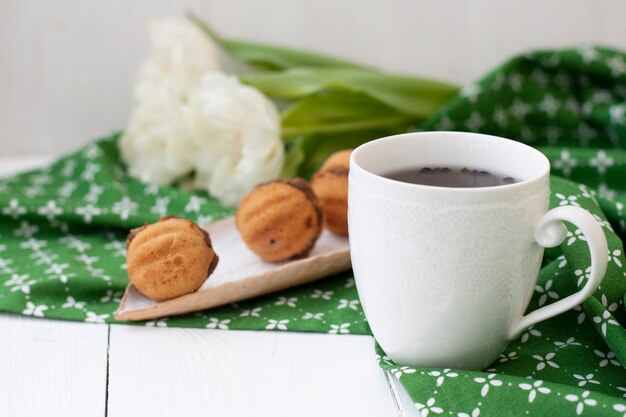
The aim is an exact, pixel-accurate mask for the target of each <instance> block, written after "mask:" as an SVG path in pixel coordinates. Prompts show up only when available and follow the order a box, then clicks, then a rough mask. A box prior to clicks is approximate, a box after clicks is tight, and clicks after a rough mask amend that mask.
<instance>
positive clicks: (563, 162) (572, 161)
mask: <svg viewBox="0 0 626 417" xmlns="http://www.w3.org/2000/svg"><path fill="white" fill-rule="evenodd" d="M552 166H554V168H556V169H559V170H561V171H562V172H563V175H565V176H566V177H570V176H571V175H572V169H573V168H575V167H577V166H578V159H576V158H572V157H571V156H570V153H569V151H568V150H564V151H561V158H560V159H557V160H556V161H554V162H553V163H552ZM557 197H558V195H557ZM566 204H567V203H566Z"/></svg>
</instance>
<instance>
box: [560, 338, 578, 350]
mask: <svg viewBox="0 0 626 417" xmlns="http://www.w3.org/2000/svg"><path fill="white" fill-rule="evenodd" d="M554 345H555V346H556V348H557V349H563V348H566V347H568V346H581V344H580V343H578V342H577V341H576V339H574V338H573V337H570V338H568V339H567V340H566V341H565V342H560V341H558V340H557V341H556V342H554Z"/></svg>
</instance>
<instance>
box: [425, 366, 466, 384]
mask: <svg viewBox="0 0 626 417" xmlns="http://www.w3.org/2000/svg"><path fill="white" fill-rule="evenodd" d="M428 375H430V376H434V377H435V378H436V380H435V381H436V382H435V385H437V386H438V387H440V386H442V385H443V383H444V382H445V380H446V378H456V377H458V376H459V374H458V373H456V372H452V370H451V369H450V368H446V369H444V370H442V371H430V372H429V373H428Z"/></svg>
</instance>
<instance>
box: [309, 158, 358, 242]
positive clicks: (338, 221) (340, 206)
mask: <svg viewBox="0 0 626 417" xmlns="http://www.w3.org/2000/svg"><path fill="white" fill-rule="evenodd" d="M351 153H352V149H346V150H343V151H339V152H335V153H334V154H332V155H331V156H330V157H329V158H328V159H327V160H326V162H324V165H322V167H321V168H320V170H319V171H318V172H316V173H315V175H313V180H312V181H311V187H312V188H313V191H314V192H315V195H316V196H317V197H318V198H319V200H320V202H321V203H322V207H323V208H324V222H325V226H326V228H327V229H328V230H330V231H331V232H332V233H334V234H337V235H342V236H347V235H348V174H349V172H350V154H351Z"/></svg>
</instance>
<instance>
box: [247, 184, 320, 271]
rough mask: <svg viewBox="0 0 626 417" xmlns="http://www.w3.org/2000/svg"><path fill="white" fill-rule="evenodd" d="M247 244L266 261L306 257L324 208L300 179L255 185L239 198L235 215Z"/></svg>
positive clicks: (316, 237) (317, 236)
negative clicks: (239, 201)
mask: <svg viewBox="0 0 626 417" xmlns="http://www.w3.org/2000/svg"><path fill="white" fill-rule="evenodd" d="M235 220H236V223H237V229H238V230H239V233H240V235H241V238H242V239H243V241H244V242H245V244H246V246H248V248H249V249H250V250H251V251H252V252H254V253H255V254H257V255H258V256H260V257H261V258H262V259H264V260H266V261H269V262H280V261H285V260H288V259H293V258H301V257H305V256H306V255H307V254H308V253H309V251H310V250H311V249H312V248H313V246H314V245H315V242H316V241H317V239H318V238H319V236H320V234H321V233H322V226H323V211H322V207H321V205H320V203H319V201H318V199H317V197H316V196H315V194H314V193H313V190H312V189H311V187H310V186H309V184H308V183H307V182H306V181H305V180H303V179H301V178H294V179H291V180H284V181H283V180H274V181H270V182H267V183H263V184H259V185H257V186H256V187H255V188H254V189H253V190H252V191H250V192H249V193H248V194H247V195H246V196H245V197H244V198H243V200H242V201H241V203H240V204H239V207H238V208H237V214H236V217H235Z"/></svg>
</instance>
